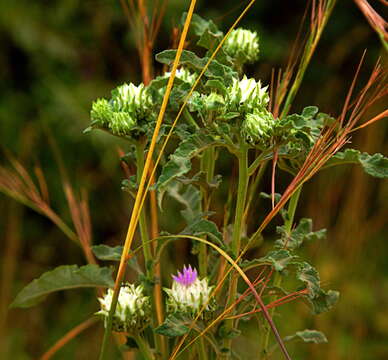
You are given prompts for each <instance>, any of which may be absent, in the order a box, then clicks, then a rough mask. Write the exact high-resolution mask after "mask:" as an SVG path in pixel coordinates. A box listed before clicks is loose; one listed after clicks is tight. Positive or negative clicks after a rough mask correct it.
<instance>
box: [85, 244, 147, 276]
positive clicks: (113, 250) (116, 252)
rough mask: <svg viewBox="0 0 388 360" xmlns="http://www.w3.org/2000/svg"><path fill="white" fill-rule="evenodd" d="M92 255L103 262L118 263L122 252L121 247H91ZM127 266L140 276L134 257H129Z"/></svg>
mask: <svg viewBox="0 0 388 360" xmlns="http://www.w3.org/2000/svg"><path fill="white" fill-rule="evenodd" d="M92 251H93V254H94V255H95V256H96V258H97V259H99V260H104V261H120V260H121V254H122V252H123V247H122V246H114V247H112V246H108V245H103V244H101V245H93V246H92ZM128 266H129V267H130V268H131V269H132V270H135V271H136V272H137V273H138V274H142V270H141V268H140V265H139V263H138V262H137V259H136V257H134V256H133V257H131V258H130V259H129V260H128Z"/></svg>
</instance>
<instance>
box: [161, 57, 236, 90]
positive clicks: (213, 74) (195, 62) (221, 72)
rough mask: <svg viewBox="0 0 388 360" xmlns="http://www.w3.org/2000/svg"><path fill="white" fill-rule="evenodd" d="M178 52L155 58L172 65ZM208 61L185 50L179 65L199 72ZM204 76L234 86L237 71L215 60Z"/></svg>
mask: <svg viewBox="0 0 388 360" xmlns="http://www.w3.org/2000/svg"><path fill="white" fill-rule="evenodd" d="M176 52H177V50H164V51H162V52H160V53H159V54H157V55H156V57H155V58H156V60H157V61H159V62H160V63H162V64H166V65H171V64H172V63H173V62H174V60H175V56H176ZM208 60H209V59H208V58H207V57H204V58H200V57H198V56H197V55H196V54H194V53H193V52H191V51H188V50H183V51H182V55H181V58H180V61H179V63H180V64H181V65H187V66H189V67H191V68H193V69H194V70H196V71H197V72H199V71H201V70H202V69H203V68H204V67H205V65H206V63H207V62H208ZM204 75H205V76H206V77H208V78H214V79H218V80H220V81H223V82H224V83H225V85H226V86H229V85H232V84H233V79H236V78H237V73H236V72H235V71H233V70H232V69H231V68H230V67H229V66H227V65H223V64H221V63H219V62H218V61H217V60H213V61H212V62H211V63H210V64H209V66H208V68H207V69H206V72H205V74H204Z"/></svg>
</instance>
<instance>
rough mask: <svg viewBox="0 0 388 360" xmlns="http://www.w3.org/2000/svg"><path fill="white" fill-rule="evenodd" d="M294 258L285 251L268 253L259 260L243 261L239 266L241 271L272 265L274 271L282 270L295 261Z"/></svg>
mask: <svg viewBox="0 0 388 360" xmlns="http://www.w3.org/2000/svg"><path fill="white" fill-rule="evenodd" d="M295 257H296V256H293V255H291V254H290V252H289V251H287V250H275V251H270V252H269V253H268V254H267V255H266V256H264V257H262V258H260V259H254V260H248V261H244V262H243V263H242V265H241V267H242V268H243V269H245V268H251V267H253V266H259V265H272V266H273V267H274V269H275V270H276V271H282V270H284V269H285V268H286V267H287V265H288V264H289V263H290V262H291V261H292V260H293V259H295Z"/></svg>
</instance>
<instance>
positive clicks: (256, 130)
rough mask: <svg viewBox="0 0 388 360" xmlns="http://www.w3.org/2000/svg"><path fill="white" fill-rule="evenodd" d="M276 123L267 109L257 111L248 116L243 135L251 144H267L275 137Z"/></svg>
mask: <svg viewBox="0 0 388 360" xmlns="http://www.w3.org/2000/svg"><path fill="white" fill-rule="evenodd" d="M275 122H276V121H275V118H274V117H273V115H272V113H271V112H269V111H268V110H267V109H262V110H255V111H254V112H253V113H249V114H247V115H246V117H245V121H244V122H243V125H242V133H243V134H244V135H245V137H246V139H247V140H248V141H249V142H251V143H261V144H266V143H267V142H268V141H270V139H271V137H272V135H273V130H274V125H275Z"/></svg>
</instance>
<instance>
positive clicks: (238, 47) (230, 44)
mask: <svg viewBox="0 0 388 360" xmlns="http://www.w3.org/2000/svg"><path fill="white" fill-rule="evenodd" d="M223 49H224V51H225V52H226V53H227V54H228V55H229V56H230V57H232V58H233V59H235V60H236V61H237V62H238V63H239V64H241V65H242V64H245V63H253V62H255V61H256V60H257V59H258V58H259V37H258V35H257V33H256V32H252V31H250V30H246V29H242V28H239V29H236V30H233V31H232V32H231V33H230V35H229V36H228V38H227V39H226V41H225V45H224V47H223Z"/></svg>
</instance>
